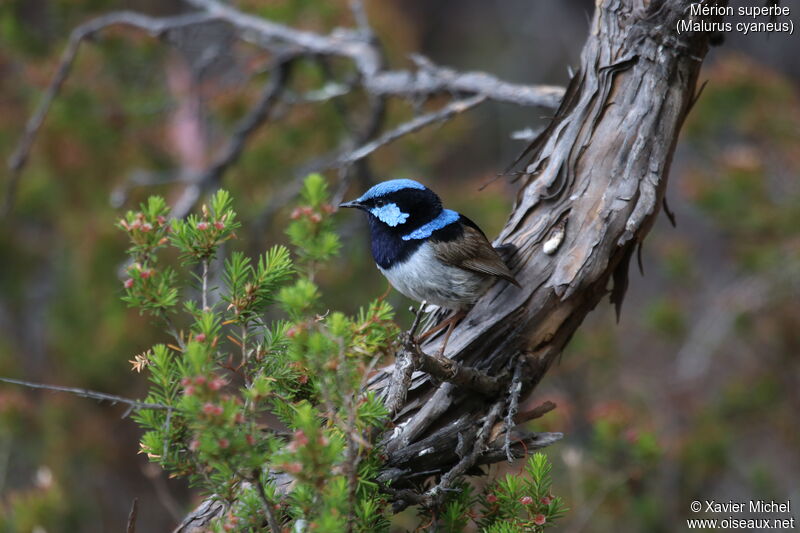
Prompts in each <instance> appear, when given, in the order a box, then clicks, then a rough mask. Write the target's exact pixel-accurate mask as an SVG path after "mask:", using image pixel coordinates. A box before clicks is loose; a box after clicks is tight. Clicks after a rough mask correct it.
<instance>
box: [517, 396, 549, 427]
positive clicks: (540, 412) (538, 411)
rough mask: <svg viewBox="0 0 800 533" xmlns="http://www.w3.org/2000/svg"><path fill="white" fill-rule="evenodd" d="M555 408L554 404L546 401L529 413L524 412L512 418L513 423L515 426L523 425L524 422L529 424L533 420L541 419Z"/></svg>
mask: <svg viewBox="0 0 800 533" xmlns="http://www.w3.org/2000/svg"><path fill="white" fill-rule="evenodd" d="M555 408H556V404H554V403H553V402H551V401H550V400H547V401H546V402H542V403H541V404H540V405H537V406H536V407H534V408H533V409H531V410H530V411H525V412H523V413H519V414H517V415H516V416H515V417H514V423H515V424H516V425H519V424H524V423H525V422H530V421H531V420H535V419H537V418H541V417H543V416H544V415H546V414H547V413H549V412H550V411H552V410H553V409H555Z"/></svg>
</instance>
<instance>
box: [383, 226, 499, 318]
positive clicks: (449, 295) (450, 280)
mask: <svg viewBox="0 0 800 533" xmlns="http://www.w3.org/2000/svg"><path fill="white" fill-rule="evenodd" d="M378 269H379V270H380V271H381V273H383V275H384V276H386V278H387V279H388V280H389V282H390V283H391V284H392V286H394V288H395V289H397V290H398V291H400V292H401V293H403V294H404V295H406V296H408V297H409V298H411V299H412V300H416V301H418V302H421V301H423V300H425V301H427V302H428V303H430V304H434V305H438V306H440V307H445V308H448V309H463V308H465V307H469V306H470V305H472V304H473V303H475V301H476V300H477V299H478V298H479V297H480V296H481V295H482V294H483V293H484V292H486V289H488V288H489V285H491V282H492V279H491V276H482V275H481V274H478V273H476V272H470V271H469V270H464V269H462V268H458V267H454V266H450V265H446V264H444V263H442V262H441V261H440V260H439V259H437V258H436V256H435V254H434V251H433V249H432V247H431V245H430V244H429V243H427V242H426V243H423V244H422V245H421V246H420V247H419V248H417V250H416V251H415V252H414V253H412V254H411V256H410V257H408V258H407V259H406V260H405V261H403V262H402V263H398V264H395V265H392V267H391V268H387V269H383V268H381V267H380V266H379V267H378Z"/></svg>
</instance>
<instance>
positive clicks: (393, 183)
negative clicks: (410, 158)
mask: <svg viewBox="0 0 800 533" xmlns="http://www.w3.org/2000/svg"><path fill="white" fill-rule="evenodd" d="M403 189H419V190H421V191H424V190H425V186H424V185H423V184H421V183H420V182H418V181H414V180H408V179H402V180H389V181H384V182H383V183H379V184H377V185H375V186H374V187H372V188H371V189H370V190H368V191H367V192H365V193H364V194H362V195H361V198H359V199H358V201H359V202H363V201H364V200H369V199H370V198H377V197H379V196H384V195H387V194H391V193H393V192H397V191H402V190H403ZM376 216H377V215H376Z"/></svg>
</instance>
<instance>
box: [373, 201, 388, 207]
mask: <svg viewBox="0 0 800 533" xmlns="http://www.w3.org/2000/svg"><path fill="white" fill-rule="evenodd" d="M385 204H386V202H385V201H384V200H375V207H383V206H384V205H385Z"/></svg>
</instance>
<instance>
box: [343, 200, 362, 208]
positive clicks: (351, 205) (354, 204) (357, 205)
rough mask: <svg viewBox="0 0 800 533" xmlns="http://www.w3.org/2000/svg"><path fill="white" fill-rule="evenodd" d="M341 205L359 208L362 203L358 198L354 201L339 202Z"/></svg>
mask: <svg viewBox="0 0 800 533" xmlns="http://www.w3.org/2000/svg"><path fill="white" fill-rule="evenodd" d="M339 207H340V208H341V207H352V208H355V209H359V208H360V207H362V206H361V204H360V203H358V200H353V201H350V202H344V203H341V204H339Z"/></svg>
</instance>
